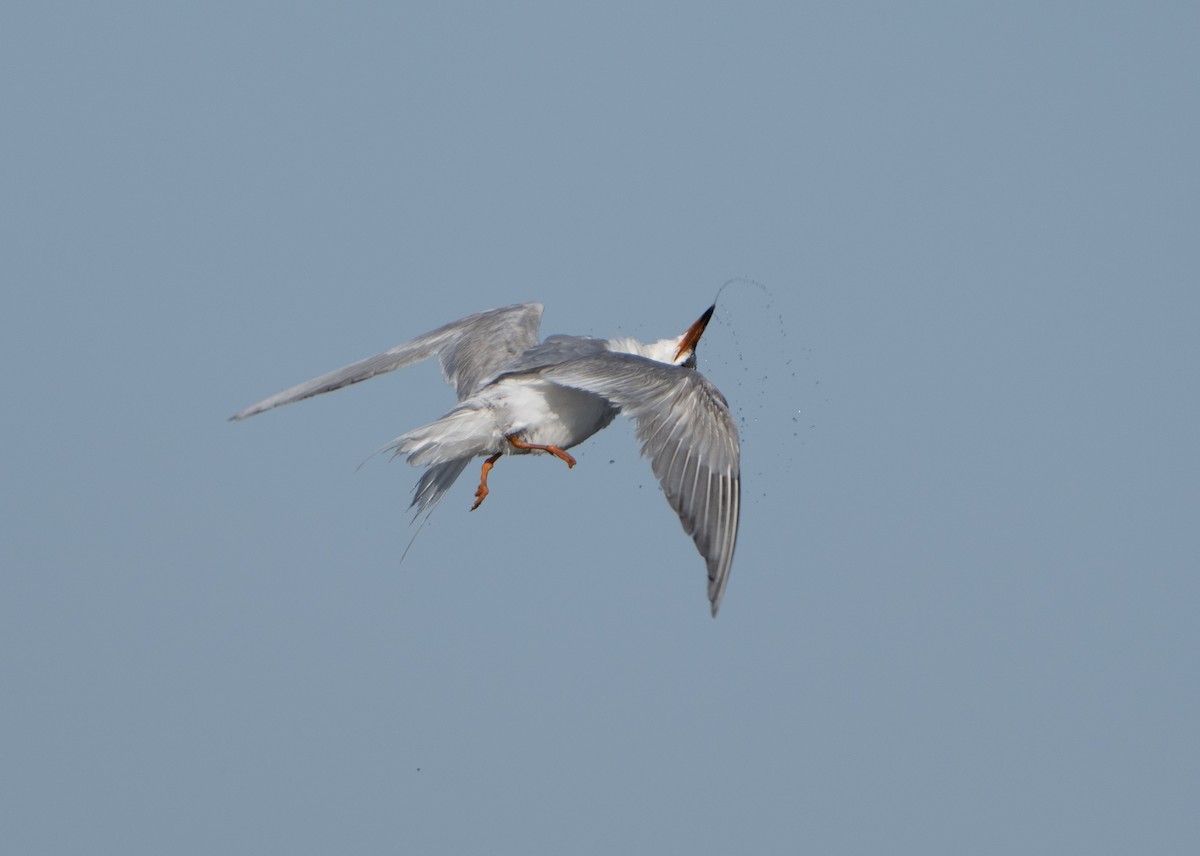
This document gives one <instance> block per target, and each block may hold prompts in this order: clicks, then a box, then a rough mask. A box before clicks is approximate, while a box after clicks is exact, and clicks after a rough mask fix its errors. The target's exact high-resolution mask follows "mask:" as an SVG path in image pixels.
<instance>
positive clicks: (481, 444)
mask: <svg viewBox="0 0 1200 856" xmlns="http://www.w3.org/2000/svg"><path fill="white" fill-rule="evenodd" d="M503 442H504V436H503V435H502V434H501V433H500V429H499V428H498V427H497V425H496V420H495V416H494V414H493V413H492V412H491V411H490V410H489V409H488V408H481V407H473V406H469V405H467V404H463V405H460V406H458V407H456V408H454V409H453V410H451V411H450V412H449V413H447V414H446V415H445V416H443V417H442V418H441V419H439V420H437V421H436V422H430V423H429V424H428V425H422V426H421V427H420V428H415V429H413V430H412V431H409V432H408V433H407V434H401V435H400V436H399V437H397V438H396V439H395V440H393V441H392V442H391V443H388V444H387V446H385V447H384V450H389V451H391V452H392V453H393V455H407V456H408V462H409V463H410V464H412V465H413V466H415V467H430V466H433V465H435V464H449V463H458V462H460V461H463V460H466V459H470V458H474V457H476V456H478V455H486V454H490V453H491V452H492V451H494V450H496V449H499V448H501V445H502V444H503ZM463 466H465V464H461V463H460V464H458V470H455V471H453V472H454V477H451V478H450V479H449V481H447V482H446V487H449V486H450V484H451V483H452V482H453V481H454V478H456V477H457V476H458V473H459V472H461V471H462V467H463ZM451 471H452V470H451V469H450V468H449V467H447V468H446V469H445V470H444V471H443V474H442V476H437V477H434V479H433V480H431V483H432V481H435V480H439V479H440V478H442V477H444V476H446V475H448V474H449V473H450V472H451ZM426 475H428V474H426ZM422 483H424V477H423V478H422ZM418 489H419V486H418Z"/></svg>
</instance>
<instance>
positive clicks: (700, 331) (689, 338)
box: [675, 303, 717, 362]
mask: <svg viewBox="0 0 1200 856" xmlns="http://www.w3.org/2000/svg"><path fill="white" fill-rule="evenodd" d="M716 308H717V304H715V303H714V304H713V305H712V306H710V307H708V309H707V310H705V312H704V314H703V315H701V316H700V318H699V319H698V320H697V321H696V323H695V324H693V325H692V326H691V327H688V328H687V332H686V333H684V334H683V338H682V339H680V340H679V350H677V351H676V352H675V362H679V358H680V357H682V356H683V355H684V354H686V353H687V352H688V351H693V350H695V349H696V343H697V342H699V341H700V337H701V336H703V335H704V328H705V327H707V326H708V322H709V319H711V318H712V314H713V310H714V309H716Z"/></svg>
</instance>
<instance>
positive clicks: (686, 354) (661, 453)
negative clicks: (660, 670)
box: [230, 303, 741, 618]
mask: <svg viewBox="0 0 1200 856" xmlns="http://www.w3.org/2000/svg"><path fill="white" fill-rule="evenodd" d="M715 308H716V306H715V304H714V305H713V306H710V307H709V308H708V310H707V311H706V312H705V313H704V314H703V315H701V316H700V318H699V319H698V320H697V321H696V322H695V323H693V324H692V325H691V326H689V327H688V328H687V330H686V331H684V332H683V334H682V335H679V336H674V337H672V338H667V339H660V340H659V341H657V342H650V343H643V342H639V341H637V340H635V339H631V338H625V337H622V338H615V339H599V338H592V337H590V336H562V335H555V336H549V337H547V338H546V339H545V340H544V341H542V342H539V341H538V327H539V325H540V322H541V318H542V309H543V307H542V304H540V303H523V304H518V305H514V306H507V307H503V308H500V309H492V310H489V311H487V312H480V313H477V314H475V315H470V316H468V317H466V318H463V319H461V320H458V321H453V322H451V323H449V324H446V325H445V326H443V327H439V328H438V329H436V330H433V331H432V332H429V333H426V334H424V335H422V336H418V337H417V338H415V339H412V340H411V341H408V342H405V343H404V344H402V345H397V346H396V347H394V348H392V349H390V350H388V351H384V352H383V353H382V354H378V355H377V356H374V357H368V358H367V359H365V360H360V361H359V362H357V363H354V364H353V365H349V366H346V367H345V368H342V369H338V370H337V371H332V372H329V373H328V374H323V375H321V376H320V377H317V378H313V379H312V380H309V381H305V382H304V383H301V384H298V385H296V386H293V387H291V388H290V389H285V390H284V391H283V392H280V393H277V394H275V395H272V396H270V397H269V398H265V399H263V400H262V401H260V402H258V403H257V404H254V405H251V406H250V407H247V408H246V409H245V410H242V411H241V412H239V413H236V414H234V415H233V416H231V417H230V419H231V420H240V419H245V418H247V417H248V416H254V415H255V414H257V413H262V412H263V411H265V410H270V409H271V408H273V407H279V406H280V405H284V404H291V403H292V402H295V401H300V400H302V399H305V398H311V397H312V396H314V395H320V394H321V393H324V392H331V391H333V390H335V389H341V388H342V387H344V386H349V385H350V384H354V383H358V382H359V381H363V380H366V379H368V378H371V377H375V376H376V375H379V374H383V373H384V372H390V371H393V370H395V369H399V368H403V367H404V366H408V365H412V364H413V363H417V362H420V361H421V360H425V359H427V358H429V357H433V356H437V357H438V359H439V360H440V362H441V367H442V374H443V375H444V376H445V378H446V381H447V383H449V384H450V385H451V386H453V387H454V389H455V392H456V393H457V396H458V404H457V405H456V406H455V407H454V408H452V409H451V410H450V411H449V412H448V413H446V414H445V415H444V416H442V417H441V418H440V419H438V420H436V421H435V422H431V423H429V424H428V425H425V426H423V427H420V428H416V429H414V430H412V431H409V432H408V433H406V434H402V435H400V436H399V437H397V438H396V439H395V440H393V441H392V442H390V443H388V444H387V445H386V446H384V447H383V449H381V451H391V452H393V454H394V455H406V456H407V459H408V462H409V463H410V464H413V465H414V466H423V467H428V469H426V470H425V472H424V473H423V474H422V475H421V478H420V479H419V480H418V482H417V485H416V488H415V489H414V492H413V500H412V506H415V507H416V509H417V515H418V516H419V515H420V514H421V513H422V512H425V511H432V509H433V508H434V506H436V505H437V503H438V502H439V501H440V500H441V498H442V496H443V495H444V494H445V493H446V491H447V490H449V489H450V486H451V485H452V484H454V481H455V480H456V479H457V478H458V477H459V475H461V474H462V472H463V470H464V469H466V467H467V465H468V464H469V463H470V462H471V461H472V460H474V459H476V458H480V457H482V458H483V459H484V461H483V466H482V469H481V470H480V474H479V487H478V488H477V489H476V491H475V503H474V505H472V506H471V510H472V511H474V510H475V509H477V508H479V506H480V504H481V503H482V502H483V501H484V499H485V498H486V497H487V496H488V493H489V490H488V474H489V473H490V472H491V470H492V468H493V467H494V466H495V465H496V462H497V461H499V460H500V458H501V457H503V456H505V455H528V454H533V453H537V454H548V455H552V456H554V457H556V458H558V459H559V460H561V461H563V462H564V463H566V465H567V466H568V467H574V466H575V459H574V458H573V457H572V456H571V455H570V454H569V453H568V452H567V451H566V450H567V449H570V448H572V447H574V446H577V445H579V444H580V443H582V442H583V441H584V440H586V439H588V438H589V437H591V436H592V435H593V434H595V433H596V432H597V431H600V430H601V429H603V428H605V427H607V426H608V425H609V424H610V423H611V422H612V421H613V419H614V418H615V417H616V416H617V414H618V413H625V414H626V415H628V416H629V417H631V418H632V419H633V421H634V423H635V426H636V434H637V438H638V440H640V441H641V444H642V454H643V456H645V457H648V458H649V459H650V462H651V468H652V469H653V471H654V475H655V476H656V477H657V478H658V480H659V483H660V484H661V485H662V489H663V493H664V494H665V495H666V497H667V502H668V503H670V505H671V508H673V509H674V510H675V513H676V514H678V515H679V520H680V522H681V523H682V524H683V529H684V531H685V532H686V533H687V534H688V535H690V536H691V537H692V540H693V541H694V542H695V545H696V549H697V550H698V551H699V552H700V555H701V556H702V557H703V558H704V561H705V563H706V565H707V568H708V599H709V602H710V603H711V605H712V615H713V617H714V618H715V617H716V614H717V609H718V608H719V607H720V604H721V597H722V595H723V594H724V592H725V584H726V583H727V582H728V580H729V568H730V565H731V564H732V563H733V551H734V547H735V545H736V544H737V531H738V516H739V503H740V496H741V470H740V461H741V444H740V441H739V439H738V432H737V426H736V424H735V423H734V419H733V416H732V415H731V414H730V411H729V404H728V403H727V402H726V400H725V397H724V396H723V395H721V393H720V392H719V391H718V390H717V388H716V387H715V386H713V384H712V383H711V382H710V381H709V380H708V379H707V378H705V377H704V375H702V374H701V373H700V372H699V371H697V369H696V345H697V343H698V342H699V341H700V337H701V335H703V333H704V330H705V328H706V327H707V326H708V322H709V319H711V318H712V314H713V310H714V309H715Z"/></svg>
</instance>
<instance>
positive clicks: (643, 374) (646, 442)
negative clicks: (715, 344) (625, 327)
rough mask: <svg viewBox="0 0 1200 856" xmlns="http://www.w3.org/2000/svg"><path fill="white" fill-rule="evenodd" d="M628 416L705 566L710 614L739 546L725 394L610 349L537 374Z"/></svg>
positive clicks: (737, 467) (732, 435) (734, 451)
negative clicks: (603, 400)
mask: <svg viewBox="0 0 1200 856" xmlns="http://www.w3.org/2000/svg"><path fill="white" fill-rule="evenodd" d="M536 373H537V374H538V376H540V377H543V378H546V379H548V380H553V381H554V382H555V383H558V384H561V385H563V386H570V387H574V388H577V389H583V390H587V391H588V392H592V393H595V394H596V395H600V396H603V397H604V398H606V399H608V400H609V401H611V402H612V403H613V404H615V405H617V406H618V407H620V408H621V409H622V410H623V411H625V412H626V413H627V414H629V415H630V416H632V417H633V419H634V420H635V422H636V423H637V436H638V439H639V440H641V441H642V454H643V455H646V456H647V457H649V458H650V462H651V466H652V467H653V469H654V475H655V476H656V477H657V478H658V480H659V482H660V483H661V484H662V488H663V492H664V493H665V494H666V495H667V501H668V502H669V503H670V504H671V507H672V508H673V509H675V513H676V514H678V515H679V522H680V523H682V524H683V529H684V531H685V532H687V533H688V534H689V535H691V536H692V540H693V541H694V542H695V544H696V549H697V550H699V551H700V555H701V556H703V557H704V561H705V563H706V564H707V565H708V599H709V601H711V603H712V614H713V616H714V617H715V616H716V614H717V608H718V607H719V606H720V605H721V596H722V595H723V594H724V593H725V584H726V583H727V582H728V580H729V568H730V565H732V564H733V550H734V547H735V546H736V544H737V530H738V513H739V502H740V498H741V444H740V442H739V440H738V434H737V426H736V425H735V424H734V421H733V416H732V415H731V414H730V412H729V405H728V403H727V402H726V401H725V398H724V396H722V395H721V393H720V392H719V391H718V390H717V388H716V387H715V386H713V385H712V384H711V383H710V382H709V381H708V379H707V378H705V377H704V375H702V374H700V373H699V372H698V371H696V370H694V369H689V368H683V367H681V366H673V365H668V364H666V363H660V362H657V361H655V360H650V359H646V358H644V357H640V356H636V355H633V354H622V353H614V352H607V353H604V354H598V355H596V356H591V357H584V358H582V359H578V360H572V361H571V362H568V363H565V364H563V365H560V366H551V367H546V368H543V369H540V370H538V371H537V372H536Z"/></svg>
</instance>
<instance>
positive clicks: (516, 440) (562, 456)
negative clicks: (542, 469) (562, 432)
mask: <svg viewBox="0 0 1200 856" xmlns="http://www.w3.org/2000/svg"><path fill="white" fill-rule="evenodd" d="M508 442H510V443H512V444H513V445H514V446H516V447H517V448H518V449H537V450H538V451H539V452H549V453H550V454H551V455H553V456H554V457H556V458H558V459H559V460H560V461H563V462H564V463H566V465H567V467H568V468H570V467H573V466H575V459H574V458H572V457H571V456H570V455H568V454H567V453H566V452H564V451H563V450H562V449H560V448H558V446H542V445H539V444H537V443H526V442H525V441H524V440H522V439H521V438H520V437H518V436H517V435H516V434H509V435H508Z"/></svg>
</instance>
